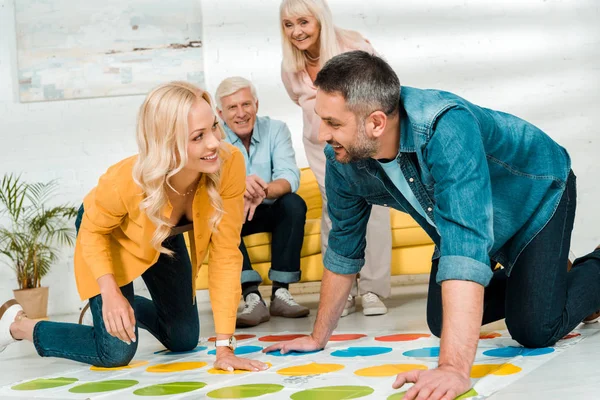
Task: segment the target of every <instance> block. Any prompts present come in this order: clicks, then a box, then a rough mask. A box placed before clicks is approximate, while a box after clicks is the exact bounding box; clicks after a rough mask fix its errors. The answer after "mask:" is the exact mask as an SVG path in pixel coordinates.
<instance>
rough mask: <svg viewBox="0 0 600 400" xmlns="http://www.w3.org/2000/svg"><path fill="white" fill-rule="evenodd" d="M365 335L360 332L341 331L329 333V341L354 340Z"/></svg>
mask: <svg viewBox="0 0 600 400" xmlns="http://www.w3.org/2000/svg"><path fill="white" fill-rule="evenodd" d="M364 337H367V335H363V334H360V333H342V334H339V335H331V337H330V338H329V341H330V342H345V341H346V340H356V339H360V338H364Z"/></svg>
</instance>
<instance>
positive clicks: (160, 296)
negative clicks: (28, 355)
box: [33, 207, 200, 367]
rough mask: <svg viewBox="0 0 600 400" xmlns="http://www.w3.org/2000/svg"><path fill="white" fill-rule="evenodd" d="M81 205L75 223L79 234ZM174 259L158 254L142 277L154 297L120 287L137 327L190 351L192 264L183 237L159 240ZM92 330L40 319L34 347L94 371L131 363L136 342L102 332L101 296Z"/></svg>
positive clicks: (193, 337)
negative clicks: (85, 364) (129, 342)
mask: <svg viewBox="0 0 600 400" xmlns="http://www.w3.org/2000/svg"><path fill="white" fill-rule="evenodd" d="M82 215H83V207H81V208H80V210H79V215H78V216H77V221H76V222H75V225H76V227H77V230H78V231H79V226H80V224H81V218H82ZM163 246H164V247H166V248H168V249H171V250H172V251H173V252H174V256H173V257H171V256H167V255H165V254H161V255H160V256H159V258H158V261H157V262H156V264H154V265H152V266H151V267H150V268H149V269H148V270H146V272H144V273H143V274H142V279H143V280H144V282H145V283H146V286H147V287H148V291H149V292H150V295H151V297H152V300H149V299H147V298H145V297H141V296H135V295H134V293H133V283H129V284H127V285H125V286H123V287H121V292H122V293H123V296H125V298H126V299H127V300H128V301H129V304H131V306H132V307H133V309H134V313H135V318H136V322H137V324H136V325H137V326H136V328H135V335H136V339H138V338H139V336H138V327H140V328H142V329H145V330H147V331H148V332H150V333H151V334H152V335H153V336H154V337H156V338H157V339H158V340H159V341H160V342H161V343H162V344H163V345H164V346H165V347H166V348H167V349H169V350H171V351H188V350H192V349H194V348H195V347H196V346H197V345H198V338H199V335H200V321H199V318H198V309H197V306H196V303H195V300H194V299H195V296H194V295H195V294H194V293H192V265H191V262H190V258H189V255H188V252H187V249H186V245H185V241H184V239H183V235H177V236H172V237H170V238H168V239H166V240H165V241H164V242H163ZM89 301H90V310H91V312H92V316H93V319H94V326H86V325H78V324H71V323H62V322H50V321H40V322H38V323H37V324H36V326H35V328H34V331H33V343H34V345H35V348H36V350H37V352H38V354H39V355H40V356H42V357H60V358H66V359H69V360H75V361H79V362H83V363H87V364H92V365H95V366H98V367H119V366H124V365H127V364H129V362H130V361H131V359H132V358H133V356H134V355H135V352H136V350H137V346H138V343H139V340H138V341H136V342H135V343H133V342H132V343H131V344H130V345H128V344H127V343H124V342H122V341H121V340H120V339H117V338H116V337H113V336H111V335H110V334H109V333H108V332H107V331H106V326H105V325H104V320H103V319H102V296H101V295H97V296H94V297H92V298H91V299H90V300H89Z"/></svg>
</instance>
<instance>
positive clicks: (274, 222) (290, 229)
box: [240, 193, 306, 285]
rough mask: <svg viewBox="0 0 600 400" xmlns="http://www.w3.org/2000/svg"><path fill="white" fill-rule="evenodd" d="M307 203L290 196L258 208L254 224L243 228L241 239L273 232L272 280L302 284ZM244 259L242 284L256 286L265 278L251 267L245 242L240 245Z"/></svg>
mask: <svg viewBox="0 0 600 400" xmlns="http://www.w3.org/2000/svg"><path fill="white" fill-rule="evenodd" d="M305 222H306V203H305V202H304V200H303V199H302V197H300V196H299V195H297V194H296V193H287V194H284V195H283V196H281V197H280V198H278V199H277V201H275V202H274V203H273V204H261V205H259V206H258V207H256V212H255V213H254V217H253V218H252V221H246V223H244V225H243V226H242V237H244V236H248V235H252V234H254V233H259V232H271V233H272V243H271V269H270V270H269V279H270V280H272V281H274V282H280V283H294V282H298V281H299V280H300V273H301V271H300V251H301V250H302V243H303V241H304V224H305ZM240 251H241V252H242V256H243V257H244V261H243V264H242V284H244V283H256V284H257V285H259V284H260V283H261V282H262V278H261V277H260V275H259V274H258V272H256V271H255V270H254V269H252V264H251V263H250V257H249V256H248V251H247V250H246V246H245V244H244V241H243V240H242V241H241V243H240Z"/></svg>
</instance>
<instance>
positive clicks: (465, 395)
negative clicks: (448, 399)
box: [387, 389, 479, 400]
mask: <svg viewBox="0 0 600 400" xmlns="http://www.w3.org/2000/svg"><path fill="white" fill-rule="evenodd" d="M405 394H406V392H400V393H395V394H393V395H391V396H390V397H388V398H387V400H402V399H403V398H404V395H405ZM478 395H479V393H477V392H476V391H475V389H471V390H469V391H468V392H466V393H463V394H461V395H460V396H458V397H457V398H455V399H454V400H463V399H470V398H471V397H475V396H478Z"/></svg>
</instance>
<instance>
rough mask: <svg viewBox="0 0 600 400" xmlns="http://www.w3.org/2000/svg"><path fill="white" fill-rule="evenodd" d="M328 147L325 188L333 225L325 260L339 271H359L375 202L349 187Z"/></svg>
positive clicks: (328, 266)
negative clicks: (371, 203)
mask: <svg viewBox="0 0 600 400" xmlns="http://www.w3.org/2000/svg"><path fill="white" fill-rule="evenodd" d="M325 151H326V153H327V152H329V155H328V157H327V164H326V167H325V169H326V174H325V191H326V193H327V211H328V212H329V217H330V218H331V225H332V228H331V231H330V232H329V245H328V247H327V251H326V253H325V257H324V258H323V264H324V265H325V268H327V269H328V270H329V271H331V272H334V273H336V274H356V273H358V272H359V271H360V270H361V268H362V267H363V266H364V264H365V247H366V244H367V242H366V233H367V222H368V221H369V216H370V215H371V205H370V204H368V203H367V201H366V200H365V199H363V198H362V197H360V196H357V195H355V194H352V193H351V192H350V190H348V187H349V186H348V183H347V182H346V180H345V179H344V177H343V176H342V174H340V173H339V171H338V170H337V168H336V166H335V165H334V161H332V160H331V159H330V157H333V154H332V152H333V150H332V149H331V148H329V147H327V148H326V150H325Z"/></svg>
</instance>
